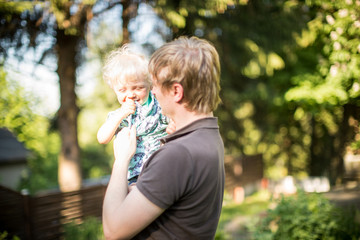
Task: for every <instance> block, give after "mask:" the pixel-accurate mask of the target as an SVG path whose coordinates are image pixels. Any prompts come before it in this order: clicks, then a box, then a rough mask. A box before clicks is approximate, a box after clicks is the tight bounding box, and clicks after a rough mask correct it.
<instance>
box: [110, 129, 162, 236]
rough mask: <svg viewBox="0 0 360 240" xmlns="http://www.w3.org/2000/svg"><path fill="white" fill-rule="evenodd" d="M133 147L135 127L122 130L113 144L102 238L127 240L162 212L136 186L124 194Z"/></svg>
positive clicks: (126, 188) (134, 144) (134, 145)
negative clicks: (113, 159) (112, 160)
mask: <svg viewBox="0 0 360 240" xmlns="http://www.w3.org/2000/svg"><path fill="white" fill-rule="evenodd" d="M135 148H136V130H135V127H132V129H131V130H130V131H129V128H124V129H123V130H122V131H121V132H120V133H119V134H118V136H117V137H116V139H115V141H114V155H115V162H114V166H113V170H112V174H111V178H110V181H109V185H108V188H107V190H106V194H105V198H104V205H103V228H104V234H105V237H106V239H129V238H131V237H133V236H135V235H136V234H137V233H139V232H140V231H141V230H142V229H144V228H145V227H146V226H148V225H149V224H150V223H151V222H152V221H154V220H155V219H156V218H157V217H158V216H159V215H160V214H161V213H162V212H163V211H164V209H161V208H159V207H158V206H156V205H155V204H153V203H152V202H151V201H149V200H148V199H147V198H146V197H145V196H144V195H143V194H142V193H141V192H140V191H139V190H138V189H137V188H136V187H134V189H133V190H132V191H131V192H130V193H129V194H128V186H127V169H128V165H129V161H130V159H131V157H132V156H133V155H134V153H135Z"/></svg>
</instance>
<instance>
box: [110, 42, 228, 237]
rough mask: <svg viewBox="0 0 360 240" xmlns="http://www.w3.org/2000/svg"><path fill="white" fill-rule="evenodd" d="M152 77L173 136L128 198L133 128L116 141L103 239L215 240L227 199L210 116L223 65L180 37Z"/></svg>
mask: <svg viewBox="0 0 360 240" xmlns="http://www.w3.org/2000/svg"><path fill="white" fill-rule="evenodd" d="M149 71H150V75H151V76H152V81H153V89H152V92H153V93H154V95H155V97H156V98H157V100H158V101H159V103H160V106H161V108H162V111H163V114H165V115H166V116H168V117H169V118H171V119H172V120H173V121H174V122H175V125H176V131H175V132H174V133H173V134H170V135H168V136H167V137H165V138H164V139H163V140H162V142H163V146H162V147H160V149H159V150H158V151H156V152H155V153H154V154H153V155H152V156H151V157H150V158H149V160H148V161H147V162H146V163H145V164H144V167H143V170H142V172H141V174H140V176H139V179H138V182H137V184H136V186H135V187H133V188H132V190H131V191H130V192H129V193H128V186H127V180H126V175H127V168H128V164H129V161H130V158H131V157H132V156H133V154H134V152H135V147H136V132H135V128H131V129H128V128H125V129H123V130H122V131H121V132H120V133H119V134H118V137H117V138H116V139H115V140H114V154H115V162H114V166H113V170H112V175H111V178H110V182H109V185H108V189H107V192H106V194H105V199H104V206H103V228H104V234H105V236H106V238H107V239H213V238H214V236H215V232H216V228H217V224H218V221H219V217H220V212H221V206H222V201H223V192H224V146H223V142H222V139H221V137H220V134H219V127H218V124H217V118H215V117H213V111H214V110H215V109H216V107H217V105H218V104H219V102H220V97H219V91H220V84H219V82H220V63H219V56H218V53H217V52H216V50H215V48H214V47H213V46H212V45H211V44H210V43H209V42H207V41H205V40H202V39H199V38H196V37H191V38H186V37H181V38H179V39H176V40H174V41H172V42H170V43H167V44H165V45H164V46H162V47H160V48H159V49H158V50H157V51H156V52H155V53H154V54H153V55H152V57H151V59H150V63H149Z"/></svg>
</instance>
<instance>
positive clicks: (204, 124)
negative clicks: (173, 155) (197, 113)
mask: <svg viewBox="0 0 360 240" xmlns="http://www.w3.org/2000/svg"><path fill="white" fill-rule="evenodd" d="M217 120H218V119H217V117H207V118H201V119H198V120H196V121H194V122H191V123H189V124H188V125H186V126H184V127H182V128H180V129H179V130H176V131H175V132H173V133H172V134H169V135H167V136H166V137H164V138H162V139H161V143H163V144H165V143H167V142H170V141H172V140H174V139H177V138H179V137H181V136H184V135H186V134H189V133H191V132H193V131H195V130H198V129H201V128H213V129H219V125H218V121H217Z"/></svg>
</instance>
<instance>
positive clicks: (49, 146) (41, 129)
mask: <svg viewBox="0 0 360 240" xmlns="http://www.w3.org/2000/svg"><path fill="white" fill-rule="evenodd" d="M0 86H1V88H0V127H6V128H7V129H9V130H10V131H11V132H12V133H13V134H14V135H15V136H16V137H17V139H18V140H19V141H21V142H23V143H24V145H25V147H26V148H27V149H28V150H30V152H31V154H30V156H29V159H28V165H29V169H30V172H29V174H30V175H27V176H23V181H22V184H21V186H19V188H27V189H28V190H29V191H30V192H31V193H33V192H35V191H37V190H40V189H46V188H48V187H54V186H56V184H57V175H56V172H57V165H56V157H57V154H58V152H59V148H60V139H59V138H58V135H57V134H55V133H54V132H49V120H48V119H47V118H45V117H44V116H40V115H38V114H36V113H34V111H33V108H34V106H35V105H36V104H37V103H38V100H37V99H36V98H35V97H34V96H32V95H31V94H30V93H29V92H26V91H25V90H24V89H23V88H22V87H21V86H19V85H18V84H16V82H15V81H14V80H12V79H9V78H8V77H7V75H6V73H5V72H4V71H3V70H1V71H0Z"/></svg>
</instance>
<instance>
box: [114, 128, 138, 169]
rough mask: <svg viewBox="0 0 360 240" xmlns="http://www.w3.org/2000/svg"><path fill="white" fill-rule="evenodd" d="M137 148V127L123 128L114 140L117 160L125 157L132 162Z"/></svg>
mask: <svg viewBox="0 0 360 240" xmlns="http://www.w3.org/2000/svg"><path fill="white" fill-rule="evenodd" d="M135 150H136V127H135V126H132V127H131V128H127V127H126V128H123V129H122V130H121V131H120V132H119V133H118V135H117V137H116V138H115V140H114V156H115V160H117V159H123V160H127V163H129V162H130V159H131V157H132V156H133V155H134V154H135Z"/></svg>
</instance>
